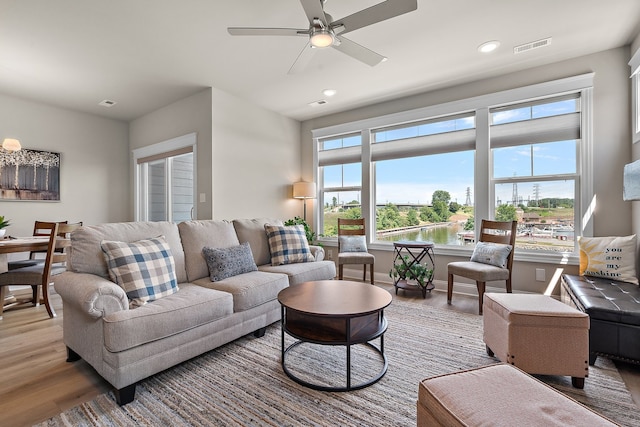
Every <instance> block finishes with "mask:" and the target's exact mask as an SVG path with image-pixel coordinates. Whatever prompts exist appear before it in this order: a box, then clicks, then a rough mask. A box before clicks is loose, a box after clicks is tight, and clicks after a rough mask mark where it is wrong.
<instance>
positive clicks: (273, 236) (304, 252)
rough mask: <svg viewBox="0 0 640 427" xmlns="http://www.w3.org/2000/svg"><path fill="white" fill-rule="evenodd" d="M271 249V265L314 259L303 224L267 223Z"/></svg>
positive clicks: (266, 227)
mask: <svg viewBox="0 0 640 427" xmlns="http://www.w3.org/2000/svg"><path fill="white" fill-rule="evenodd" d="M264 229H265V231H266V232H267V238H268V239H269V249H270V250H271V265H283V264H293V263H296V262H307V261H313V260H314V258H313V255H312V254H311V250H310V249H309V242H307V235H306V234H305V233H304V226H302V225H288V226H287V225H270V224H265V226H264Z"/></svg>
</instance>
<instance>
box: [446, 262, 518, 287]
mask: <svg viewBox="0 0 640 427" xmlns="http://www.w3.org/2000/svg"><path fill="white" fill-rule="evenodd" d="M447 270H448V272H449V274H455V275H457V276H464V277H466V278H468V279H472V280H477V281H480V282H489V281H492V280H507V279H508V278H509V269H507V268H500V267H496V266H495V265H491V264H484V263H481V262H474V261H456V262H450V263H449V264H448V266H447Z"/></svg>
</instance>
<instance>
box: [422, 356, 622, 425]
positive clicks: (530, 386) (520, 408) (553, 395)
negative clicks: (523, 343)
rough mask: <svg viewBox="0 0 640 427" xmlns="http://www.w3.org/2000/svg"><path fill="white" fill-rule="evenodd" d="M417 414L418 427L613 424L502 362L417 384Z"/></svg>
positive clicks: (429, 379) (428, 379)
mask: <svg viewBox="0 0 640 427" xmlns="http://www.w3.org/2000/svg"><path fill="white" fill-rule="evenodd" d="M417 410H418V413H417V421H418V422H417V425H418V426H419V427H427V426H428V427H436V426H447V427H453V426H492V427H500V426H508V427H513V426H520V427H524V426H536V427H537V426H545V427H548V426H563V427H566V426H580V427H583V426H590V427H593V426H615V425H616V424H615V423H613V422H611V421H609V420H608V419H606V418H604V417H602V416H601V415H599V414H597V413H596V412H594V411H592V410H591V409H589V408H587V407H586V406H584V405H582V404H581V403H578V402H577V401H575V400H573V399H571V398H570V397H568V396H565V395H564V394H562V393H560V392H558V391H556V390H554V389H553V388H551V387H549V386H548V385H546V384H544V383H543V382H541V381H539V380H537V379H535V378H533V377H531V376H529V375H527V374H526V373H524V372H523V371H521V370H519V369H518V368H515V367H513V366H510V365H508V364H504V363H501V364H497V365H490V366H484V367H481V368H476V369H471V370H468V371H461V372H455V373H452V374H446V375H441V376H437V377H433V378H427V379H425V380H423V381H421V382H420V385H419V388H418V402H417Z"/></svg>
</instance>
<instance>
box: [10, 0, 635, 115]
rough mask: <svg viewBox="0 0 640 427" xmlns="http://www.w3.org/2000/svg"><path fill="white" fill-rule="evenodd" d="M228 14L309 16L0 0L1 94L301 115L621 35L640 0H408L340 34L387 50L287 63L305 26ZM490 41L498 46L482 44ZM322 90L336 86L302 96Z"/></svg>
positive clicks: (221, 3) (583, 49) (194, 5)
mask: <svg viewBox="0 0 640 427" xmlns="http://www.w3.org/2000/svg"><path fill="white" fill-rule="evenodd" d="M319 1H320V0H319ZM390 1H393V0H390ZM376 3H379V0H348V1H347V0H327V2H326V4H325V10H326V11H327V12H328V13H330V14H331V15H332V16H333V18H334V19H338V18H341V17H343V16H346V15H349V14H351V13H354V12H357V11H358V10H361V9H363V8H365V7H368V6H371V5H373V4H376ZM228 26H256V27H263V26H264V27H294V28H306V27H307V26H308V23H307V18H306V16H305V13H304V10H303V9H302V6H301V5H300V2H299V0H269V1H266V0H180V1H178V0H106V1H105V0H103V1H98V0H55V1H51V0H0V92H1V93H5V94H9V95H14V96H19V97H23V98H29V99H34V100H37V101H40V102H44V103H48V104H54V105H59V106H62V107H66V108H71V109H74V110H79V111H86V112H89V113H93V114H99V115H102V116H106V117H111V118H115V119H122V120H131V119H134V118H136V117H139V116H141V115H144V114H146V113H149V112H151V111H154V110H156V109H158V108H160V107H163V106H165V105H167V104H170V103H171V102H174V101H177V100H179V99H182V98H185V97H187V96H189V95H191V94H194V93H196V92H198V91H200V90H203V89H204V88H207V87H215V88H218V89H221V90H224V91H227V92H230V93H232V94H235V95H237V96H239V97H242V98H245V99H247V100H249V101H251V102H254V103H256V104H259V105H261V106H264V107H266V108H268V109H271V110H274V111H276V112H278V113H281V114H283V115H285V116H288V117H292V118H294V119H297V120H306V119H309V118H313V117H317V116H323V115H326V114H329V113H335V112H339V111H344V110H348V109H352V108H356V107H359V106H363V105H367V104H371V103H375V102H380V101H383V100H389V99H393V98H398V97H401V96H406V95H410V94H414V93H419V92H424V91H427V90H432V89H435V88H440V87H446V86H449V85H453V84H458V83H463V82H468V81H472V80H477V79H481V78H487V77H491V76H496V75H501V74H504V73H508V72H513V71H517V70H521V69H525V68H530V67H533V66H537V65H542V64H547V63H552V62H556V61H559V60H562V59H566V58H572V57H577V56H582V55H586V54H589V53H593V52H599V51H602V50H607V49H611V48H615V47H619V46H624V45H627V44H629V43H630V42H631V41H632V40H633V38H634V37H635V35H636V34H638V31H639V29H640V1H638V0H561V1H560V0H448V1H442V0H418V10H417V11H415V12H411V13H408V14H405V15H402V16H399V17H396V18H392V19H390V20H387V21H384V22H380V23H377V24H374V25H371V26H369V27H365V28H362V29H359V30H355V31H353V32H351V33H349V35H348V38H349V39H351V40H353V41H355V42H357V43H359V44H361V45H364V46H366V47H368V48H369V49H371V50H373V51H376V52H378V53H380V54H382V55H384V56H386V57H388V58H389V60H388V61H386V62H383V63H381V64H379V65H377V66H376V67H369V66H367V65H364V64H362V63H360V62H358V61H356V60H354V59H352V58H350V57H348V56H346V55H344V54H342V53H340V52H338V51H336V50H334V49H323V50H318V51H317V52H316V53H315V55H314V58H313V60H312V62H311V64H310V65H309V67H308V68H307V69H306V70H305V71H304V72H302V73H298V74H295V75H290V74H287V71H288V70H289V68H290V66H291V64H292V63H293V62H294V60H295V58H296V57H297V56H298V54H299V53H300V51H301V50H302V49H303V47H304V46H305V44H306V39H305V38H304V37H252V36H244V37H232V36H230V35H229V34H228V33H227V30H226V28H227V27H228ZM547 37H552V38H553V40H552V43H551V44H550V45H549V46H547V47H544V48H540V49H536V50H532V51H529V52H526V53H522V54H518V55H514V54H513V47H514V46H516V45H520V44H523V43H527V42H532V41H536V40H540V39H543V38H547ZM488 40H499V41H500V42H501V46H500V48H499V49H498V50H497V51H495V52H494V53H492V54H480V53H479V52H478V51H477V47H478V46H479V45H480V44H481V43H483V42H485V41H488ZM326 88H332V89H336V90H337V91H338V94H337V95H335V96H334V97H332V98H327V100H328V103H327V104H325V105H323V106H316V107H310V106H309V105H308V104H309V103H310V102H313V101H317V100H320V99H324V98H325V97H324V96H323V95H322V93H321V92H322V90H323V89H326ZM104 99H110V100H113V101H116V102H117V104H116V105H115V106H113V107H111V108H105V107H101V106H99V105H98V103H99V102H100V101H102V100H104Z"/></svg>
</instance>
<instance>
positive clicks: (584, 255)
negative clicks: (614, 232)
mask: <svg viewBox="0 0 640 427" xmlns="http://www.w3.org/2000/svg"><path fill="white" fill-rule="evenodd" d="M578 246H580V274H581V275H586V276H594V277H603V278H606V279H613V280H620V281H623V282H629V283H633V284H635V285H637V284H638V278H637V277H636V235H635V234H634V235H631V236H624V237H578Z"/></svg>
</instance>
